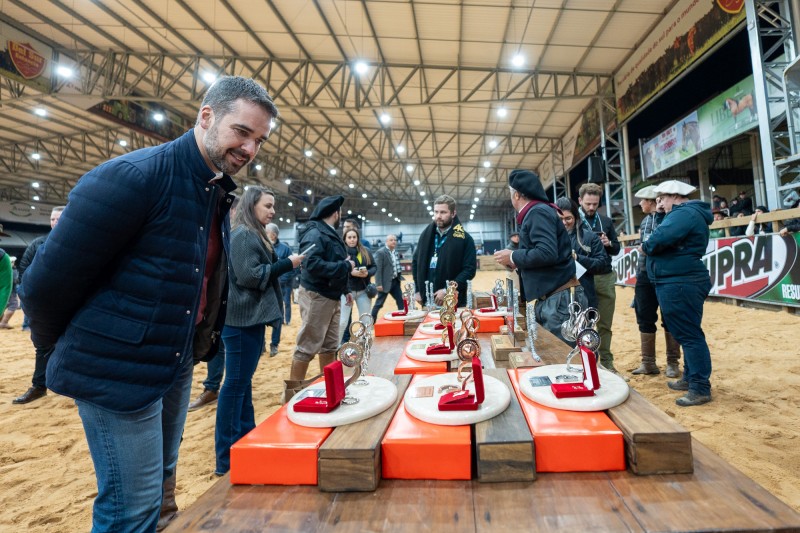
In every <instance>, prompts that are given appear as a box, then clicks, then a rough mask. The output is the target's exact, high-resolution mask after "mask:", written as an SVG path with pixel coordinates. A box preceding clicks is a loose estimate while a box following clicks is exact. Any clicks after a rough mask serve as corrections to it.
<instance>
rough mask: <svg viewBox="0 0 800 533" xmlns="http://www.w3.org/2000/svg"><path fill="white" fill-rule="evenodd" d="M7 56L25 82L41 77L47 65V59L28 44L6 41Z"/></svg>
mask: <svg viewBox="0 0 800 533" xmlns="http://www.w3.org/2000/svg"><path fill="white" fill-rule="evenodd" d="M7 45H8V55H9V56H10V57H11V62H12V63H14V67H16V69H17V72H19V74H20V76H22V77H23V78H25V79H26V80H32V79H33V78H37V77H39V76H41V75H42V72H44V68H45V66H46V65H47V59H46V58H45V57H44V56H43V55H42V54H40V53H39V52H37V51H36V49H35V48H34V47H33V46H31V44H30V43H18V42H16V41H7Z"/></svg>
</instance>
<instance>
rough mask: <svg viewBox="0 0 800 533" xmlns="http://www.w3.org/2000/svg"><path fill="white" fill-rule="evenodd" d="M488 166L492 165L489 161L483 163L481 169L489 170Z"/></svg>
mask: <svg viewBox="0 0 800 533" xmlns="http://www.w3.org/2000/svg"><path fill="white" fill-rule="evenodd" d="M490 166H492V163H491V162H490V161H484V162H483V168H489V167H490Z"/></svg>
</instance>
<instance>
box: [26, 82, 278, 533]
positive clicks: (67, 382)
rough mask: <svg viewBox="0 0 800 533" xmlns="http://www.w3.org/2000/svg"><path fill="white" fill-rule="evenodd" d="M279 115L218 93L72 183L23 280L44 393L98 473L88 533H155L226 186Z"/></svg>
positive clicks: (212, 308)
mask: <svg viewBox="0 0 800 533" xmlns="http://www.w3.org/2000/svg"><path fill="white" fill-rule="evenodd" d="M277 113H278V111H277V108H276V107H275V104H273V102H272V99H271V98H270V96H269V94H267V92H266V91H265V90H264V89H263V87H261V86H260V85H258V84H257V83H256V82H255V81H253V80H252V79H249V78H242V77H228V76H226V77H222V78H220V79H218V80H217V81H216V82H215V83H214V84H213V85H212V86H211V87H210V88H209V89H208V91H207V93H206V95H205V98H204V99H203V102H202V104H201V107H200V111H199V112H198V115H197V122H196V124H195V126H194V128H193V129H191V130H189V131H188V132H186V133H185V134H184V135H182V136H181V137H179V138H177V139H175V140H174V141H171V142H168V143H165V144H162V145H160V146H156V147H152V148H144V149H141V150H137V151H134V152H131V153H129V154H126V155H123V156H121V157H117V158H115V159H112V160H110V161H107V162H106V163H103V164H102V165H100V166H99V167H97V168H95V169H93V170H91V171H89V172H88V173H87V174H86V175H84V176H83V177H82V178H81V179H80V181H78V184H77V185H76V186H75V188H74V189H73V190H72V192H71V193H70V195H69V202H68V204H67V208H66V209H65V210H64V213H63V215H62V217H61V219H60V220H59V223H58V226H56V227H55V228H54V229H53V231H52V232H51V233H50V236H49V237H48V238H47V242H46V243H45V244H44V245H43V246H42V247H41V248H40V249H39V251H38V252H37V254H36V258H35V259H34V261H33V264H31V266H30V268H29V269H28V270H27V272H25V275H24V277H23V282H22V293H21V297H22V300H23V303H24V307H25V312H26V313H28V314H29V315H30V324H31V337H32V339H33V342H34V344H42V345H54V346H55V349H54V351H53V353H52V354H51V356H50V360H49V361H48V364H47V387H48V388H49V389H51V390H52V391H54V392H56V393H58V394H62V395H64V396H69V397H72V398H74V399H75V403H76V404H77V406H78V414H79V415H80V417H81V421H82V422H83V427H84V431H85V433H86V438H87V441H88V444H89V452H90V453H91V456H92V461H93V462H94V467H95V474H96V477H97V489H98V490H97V497H96V498H95V502H94V509H93V517H92V521H93V524H92V530H93V531H155V529H156V525H157V523H158V521H159V512H160V508H161V505H162V487H163V486H166V484H165V483H164V482H165V480H167V479H174V473H175V467H176V465H177V462H178V447H179V445H180V441H181V435H182V433H183V426H184V422H185V421H186V412H187V409H188V406H189V394H190V392H191V386H192V368H193V364H194V363H195V362H196V361H207V360H209V359H210V358H211V357H213V356H214V355H215V354H216V352H217V347H218V344H219V337H220V330H221V329H222V326H223V324H224V323H225V301H226V299H227V292H228V278H227V264H228V261H227V258H228V254H229V237H228V233H229V230H230V223H229V218H228V210H229V207H230V204H231V202H232V197H231V195H230V194H229V193H230V192H231V191H232V190H233V189H235V188H236V185H235V184H234V182H233V180H232V179H231V177H230V176H231V175H233V174H236V173H237V172H239V170H241V169H242V168H244V167H245V166H247V165H248V164H249V163H250V162H251V161H252V160H253V158H254V157H255V155H256V153H257V152H258V150H259V149H260V147H261V144H262V143H264V142H265V141H266V139H267V136H268V135H269V132H270V122H271V121H272V120H273V119H274V118H276V117H277ZM98 243H102V245H100V246H99V245H98ZM172 491H174V484H173V485H172ZM166 492H167V493H169V492H171V491H170V490H169V488H168V489H167V491H166ZM163 499H164V500H165V501H166V499H167V496H166V495H165V496H164V498H163Z"/></svg>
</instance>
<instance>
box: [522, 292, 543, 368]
mask: <svg viewBox="0 0 800 533" xmlns="http://www.w3.org/2000/svg"><path fill="white" fill-rule="evenodd" d="M525 325H526V326H527V328H528V332H527V333H528V335H527V337H526V339H525V344H526V345H527V346H528V350H530V352H531V356H533V358H534V359H535V360H536V361H538V362H541V361H542V358H541V357H539V354H537V353H536V348H535V347H534V343H535V342H536V328H537V327H538V324H537V323H536V313H535V310H534V303H533V302H528V304H527V305H526V306H525Z"/></svg>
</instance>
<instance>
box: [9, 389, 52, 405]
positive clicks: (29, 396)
mask: <svg viewBox="0 0 800 533" xmlns="http://www.w3.org/2000/svg"><path fill="white" fill-rule="evenodd" d="M45 396H47V388H46V387H31V388H29V389H28V390H26V391H25V394H23V395H22V396H20V397H19V398H14V399H13V400H12V401H11V403H15V404H22V403H31V402H32V401H34V400H38V399H39V398H44V397H45Z"/></svg>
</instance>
